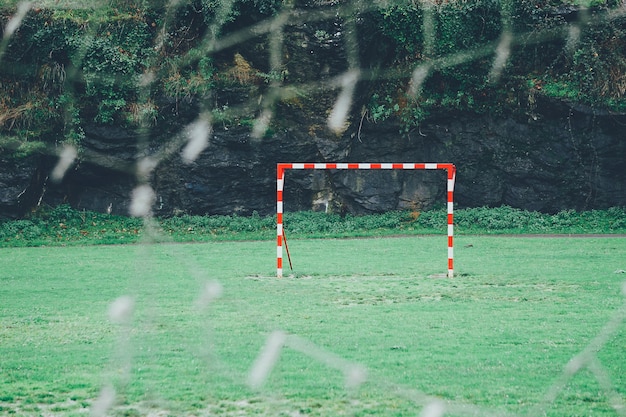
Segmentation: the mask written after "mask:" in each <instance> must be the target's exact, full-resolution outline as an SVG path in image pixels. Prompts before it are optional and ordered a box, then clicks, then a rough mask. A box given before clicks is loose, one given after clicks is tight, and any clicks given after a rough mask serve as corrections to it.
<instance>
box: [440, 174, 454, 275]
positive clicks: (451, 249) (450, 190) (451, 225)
mask: <svg viewBox="0 0 626 417" xmlns="http://www.w3.org/2000/svg"><path fill="white" fill-rule="evenodd" d="M442 165H443V164H442ZM445 165H446V170H447V171H448V181H447V189H448V278H454V182H455V181H456V167H455V166H454V165H452V164H445Z"/></svg>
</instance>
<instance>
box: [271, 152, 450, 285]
mask: <svg viewBox="0 0 626 417" xmlns="http://www.w3.org/2000/svg"><path fill="white" fill-rule="evenodd" d="M289 169H298V170H302V169H337V170H350V169H362V170H368V169H369V170H393V169H396V170H445V171H447V173H448V180H447V200H448V204H447V208H448V210H447V211H448V216H447V217H448V277H449V278H452V277H454V182H455V180H456V167H455V166H454V164H451V163H370V162H361V163H354V162H337V163H326V162H323V163H279V164H277V166H276V174H277V175H276V233H277V247H276V265H277V269H276V275H277V277H278V278H282V276H283V242H284V240H285V234H284V230H283V188H284V186H285V172H286V171H287V170H289Z"/></svg>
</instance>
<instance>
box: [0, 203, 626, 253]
mask: <svg viewBox="0 0 626 417" xmlns="http://www.w3.org/2000/svg"><path fill="white" fill-rule="evenodd" d="M446 216H447V214H446V211H445V210H430V211H425V212H421V213H420V212H415V211H392V212H387V213H383V214H372V215H364V216H354V215H346V216H343V217H342V216H340V215H338V214H325V213H316V212H297V213H286V214H285V219H284V223H285V230H286V233H287V234H288V237H289V236H292V235H293V236H294V237H298V236H299V237H303V236H307V237H312V238H322V237H368V236H389V235H424V234H446V231H447V228H446V222H447V220H446ZM144 226H145V225H144V223H143V220H141V219H138V218H130V217H124V216H112V215H107V214H101V213H94V212H87V211H78V210H74V209H72V208H70V207H69V206H66V205H62V206H59V207H57V208H54V209H51V210H42V211H40V212H38V213H35V214H34V215H33V216H31V217H30V218H27V219H21V220H5V221H4V222H0V247H14V246H43V245H46V246H56V245H86V244H87V245H97V244H119V243H136V242H139V241H142V240H145V239H148V240H157V241H173V242H188V241H196V242H204V241H215V240H218V241H221V240H271V239H274V236H275V234H276V219H275V217H274V216H259V215H258V214H254V215H252V216H249V217H244V216H237V215H232V216H190V215H184V216H179V217H171V218H160V219H152V220H150V222H149V224H148V225H147V226H148V227H147V228H146V227H144ZM455 226H456V229H455V233H456V234H457V235H464V234H465V235H471V234H590V233H594V234H605V233H606V234H618V233H619V234H621V233H626V210H624V209H623V208H611V209H608V210H593V211H584V212H576V211H573V210H568V211H563V212H559V213H556V214H543V213H538V212H530V211H526V210H519V209H513V208H511V207H500V208H472V209H460V210H456V211H455Z"/></svg>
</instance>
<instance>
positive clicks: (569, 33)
mask: <svg viewBox="0 0 626 417" xmlns="http://www.w3.org/2000/svg"><path fill="white" fill-rule="evenodd" d="M309 3H311V4H309ZM313 3H315V2H307V1H304V2H295V3H294V4H292V2H285V1H281V0H236V1H232V2H220V1H216V0H193V1H189V2H173V3H172V2H165V1H142V0H116V1H96V0H93V1H91V2H83V1H71V0H66V1H57V0H54V1H52V0H51V1H43V2H37V5H36V6H33V7H32V8H31V10H30V11H29V12H28V13H27V14H26V16H25V17H24V19H23V21H21V24H20V26H19V30H17V31H15V32H14V33H13V35H12V36H11V37H10V38H7V39H5V40H4V41H3V42H2V44H1V45H0V151H1V152H4V153H8V154H14V155H15V156H18V157H20V156H24V155H27V154H28V153H36V152H42V151H43V150H44V149H46V146H45V145H52V144H54V145H56V144H58V142H60V141H67V142H70V143H73V144H79V143H80V141H81V140H82V138H83V136H84V133H83V131H84V126H85V125H86V124H94V123H95V124H104V125H111V124H115V125H122V126H125V127H128V128H135V129H140V131H141V129H144V130H145V129H150V128H152V127H154V126H157V125H159V124H163V123H165V121H166V120H167V119H168V117H170V115H169V113H168V111H169V105H168V103H170V102H171V101H172V100H174V101H176V102H177V103H178V102H181V101H185V102H186V103H191V102H194V101H198V102H200V103H202V105H203V106H204V107H205V108H206V110H208V111H215V112H216V113H220V112H222V111H223V106H227V105H228V104H229V103H230V102H232V99H233V98H232V97H231V100H229V99H228V98H220V94H222V92H223V91H228V90H229V89H232V87H233V85H235V86H236V87H237V88H239V89H240V91H239V93H240V94H241V95H242V97H247V96H249V95H250V94H252V93H253V95H255V96H256V95H258V96H262V95H264V90H263V88H262V87H263V85H265V84H268V85H269V84H275V82H276V81H280V83H281V85H285V86H288V87H289V88H290V89H292V90H293V91H300V90H301V94H302V95H303V96H304V98H303V99H304V100H305V101H306V100H307V99H309V100H310V101H315V100H316V99H315V98H311V97H306V96H307V94H308V90H307V87H300V85H301V84H303V85H307V84H308V83H311V82H315V81H316V80H315V79H303V78H301V76H293V77H292V76H290V74H292V73H293V74H300V73H302V72H303V70H302V68H299V66H302V65H307V64H306V63H305V62H299V61H297V60H296V59H293V60H289V59H287V60H286V61H285V62H284V63H282V64H281V67H280V68H271V64H270V63H269V58H268V57H267V52H258V54H259V55H258V56H252V57H251V56H250V54H247V56H246V59H253V61H254V62H256V65H257V67H252V66H251V65H250V64H249V62H248V61H245V59H244V60H243V62H235V63H233V56H235V57H236V56H237V54H238V53H239V52H238V51H237V50H233V51H230V50H229V51H228V53H224V52H223V51H216V52H215V53H213V52H212V51H211V48H212V46H211V45H213V41H214V40H215V39H220V38H225V39H229V38H228V37H229V36H231V35H232V36H235V34H241V33H242V32H241V30H242V29H244V28H246V27H250V26H252V25H254V24H256V23H258V22H261V21H263V20H265V19H271V18H273V17H276V16H278V14H279V13H280V12H283V11H288V10H290V8H296V9H298V8H301V9H302V10H300V11H299V12H298V13H300V12H301V13H309V12H311V13H313V12H314V10H315V9H316V7H318V8H319V7H321V6H319V5H317V6H315V7H314V5H313ZM17 4H18V2H16V1H9V2H3V4H2V6H0V20H1V21H3V22H7V21H9V19H10V18H11V17H12V16H13V14H14V13H15V10H16V6H17ZM333 4H334V5H333V6H332V7H334V8H336V10H337V11H336V13H335V14H333V15H336V16H340V17H342V18H343V17H345V18H348V17H349V16H351V15H353V14H354V13H357V14H359V21H360V22H361V23H360V25H357V28H356V29H357V39H356V41H357V42H358V45H360V47H359V49H361V51H360V54H361V55H362V56H361V59H362V66H363V67H364V68H374V70H373V73H372V74H371V75H370V76H368V77H371V78H372V79H371V80H370V81H369V83H368V86H367V89H368V90H367V91H365V92H363V93H361V94H359V96H360V98H359V100H361V101H362V103H358V104H360V106H358V107H357V108H363V109H365V115H367V116H368V117H369V118H370V120H372V121H374V122H377V121H381V120H387V119H396V120H397V121H398V122H399V123H400V124H401V125H402V126H404V129H405V130H406V129H410V128H412V127H415V126H416V125H418V124H419V123H420V122H421V121H423V120H424V118H425V117H427V116H428V114H429V113H430V112H431V111H432V110H434V109H438V108H451V109H463V110H469V111H479V112H480V111H490V112H493V111H505V110H507V111H514V112H515V111H518V112H522V113H523V112H525V111H526V110H527V106H528V105H529V103H527V101H528V97H529V96H532V95H534V94H546V95H548V96H551V97H556V98H558V99H566V100H570V101H573V102H579V103H585V104H588V105H591V106H594V107H598V108H605V109H609V110H612V111H620V112H623V111H624V94H625V93H626V87H625V82H624V80H625V79H626V77H625V74H626V60H625V58H624V57H625V56H626V53H625V49H624V48H625V45H626V40H625V36H626V35H625V33H624V27H626V25H625V24H624V19H626V17H625V16H624V14H623V13H622V12H620V11H619V10H620V9H619V7H621V2H619V1H616V0H604V1H602V0H594V1H567V2H565V1H551V2H544V1H538V0H532V1H524V2H500V1H471V2H456V1H454V2H434V3H429V2H422V3H420V2H404V1H394V2H384V4H382V3H381V4H380V5H377V4H376V3H374V4H372V5H370V6H368V7H366V8H364V9H363V10H360V9H359V10H357V11H354V10H352V9H351V7H350V3H349V2H343V1H342V2H333ZM321 9H324V8H323V7H321ZM298 13H296V15H298ZM312 19H313V21H312V22H311V24H315V25H318V26H319V29H317V30H316V31H315V32H314V36H313V37H314V38H315V39H316V41H315V42H317V43H318V44H320V45H322V46H323V45H325V44H328V42H334V41H333V37H334V36H335V35H334V34H333V33H334V32H333V30H334V29H332V28H333V27H334V26H333V25H334V23H333V22H331V21H330V20H327V19H326V20H325V19H323V20H319V18H318V17H315V15H312ZM361 28H366V30H362V29H361ZM327 29H328V30H327ZM331 32H332V33H331ZM505 35H507V36H509V35H510V36H511V38H510V39H511V43H510V45H509V48H508V52H509V53H510V57H509V59H508V60H507V62H505V64H506V65H504V67H503V68H500V69H497V71H496V73H497V76H496V75H494V68H493V65H494V62H495V61H494V60H495V59H496V57H494V53H496V50H497V46H498V44H499V43H501V42H502V41H503V40H506V39H508V38H506V36H505ZM245 38H246V37H245V36H243V38H242V41H241V42H240V43H239V47H238V48H237V49H238V50H239V49H241V50H256V51H264V50H267V49H268V48H267V45H268V44H271V42H270V41H269V40H268V39H266V40H263V39H255V40H245ZM263 43H265V44H266V45H265V46H262V45H261V44H263ZM505 43H506V42H505ZM293 47H294V46H293V45H290V44H287V45H286V48H293ZM299 47H300V46H298V48H299ZM239 57H241V55H239ZM242 59H243V58H242ZM417 67H421V68H422V69H423V70H424V71H425V72H424V74H423V75H424V77H425V79H424V80H423V82H420V85H412V84H411V83H412V82H415V80H413V81H411V79H412V73H413V71H414V70H415V69H416V68H417ZM500 70H501V71H500ZM374 75H376V76H374ZM411 86H412V87H414V88H416V89H418V90H419V91H420V94H419V95H417V96H416V95H414V94H410V93H408V91H409V90H410V88H409V87H411ZM290 91H291V90H290ZM411 91H413V90H411ZM413 92H415V91H413ZM290 95H292V93H289V94H287V96H290ZM241 99H242V98H239V99H237V100H241ZM237 100H235V101H237ZM287 100H288V99H287ZM253 101H254V100H253ZM494 103H496V104H494ZM233 117H235V118H239V117H241V118H243V119H248V120H254V119H255V118H256V116H255V111H254V109H251V108H247V107H246V106H243V107H242V108H240V109H238V110H237V111H236V112H234V116H233ZM216 119H219V114H216ZM31 143H32V145H31Z"/></svg>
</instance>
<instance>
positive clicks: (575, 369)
mask: <svg viewBox="0 0 626 417" xmlns="http://www.w3.org/2000/svg"><path fill="white" fill-rule="evenodd" d="M290 238H291V239H290V241H289V245H290V251H291V256H292V259H293V263H294V271H293V273H292V275H290V276H288V277H285V278H283V279H282V280H278V279H276V278H275V273H276V270H275V258H274V256H275V242H274V241H273V240H272V241H251V242H213V243H200V244H188V243H187V244H184V243H183V244H181V243H173V244H158V245H141V244H138V245H114V246H72V247H39V248H4V249H1V250H0V265H2V267H1V269H0V300H1V302H0V415H7V416H11V415H15V416H82V415H92V416H96V415H111V416H148V415H150V416H209V415H211V416H212V415H221V416H242V415H267V416H296V415H300V416H302V415H306V416H309V415H310V416H342V415H346V416H367V415H377V416H405V415H420V413H422V412H423V413H424V414H423V415H430V416H440V415H443V412H444V411H443V409H445V415H446V416H457V415H458V416H465V415H480V416H484V415H516V416H528V415H530V416H535V415H536V416H543V415H548V416H589V415H593V416H623V415H625V414H626V409H625V408H624V406H625V405H626V322H625V318H626V303H625V291H626V287H625V281H626V274H624V270H626V238H619V237H613V238H530V237H518V238H511V237H484V236H460V237H458V238H457V239H456V252H455V260H456V264H455V266H456V272H457V276H456V278H454V279H447V278H441V275H442V274H444V273H445V272H446V259H447V252H446V240H445V237H444V236H429V237H404V238H376V239H315V240H312V239H297V236H295V235H294V236H293V237H290ZM285 272H286V273H289V272H290V271H289V270H288V269H287V270H286V271H285ZM116 300H117V302H115V301H116ZM125 301H126V303H125ZM115 307H117V308H115ZM272 345H274V347H275V349H272ZM281 346H282V347H281ZM264 347H266V350H265V353H264V354H262V353H261V352H263V350H264ZM441 407H443V409H441ZM428 410H430V411H428Z"/></svg>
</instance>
